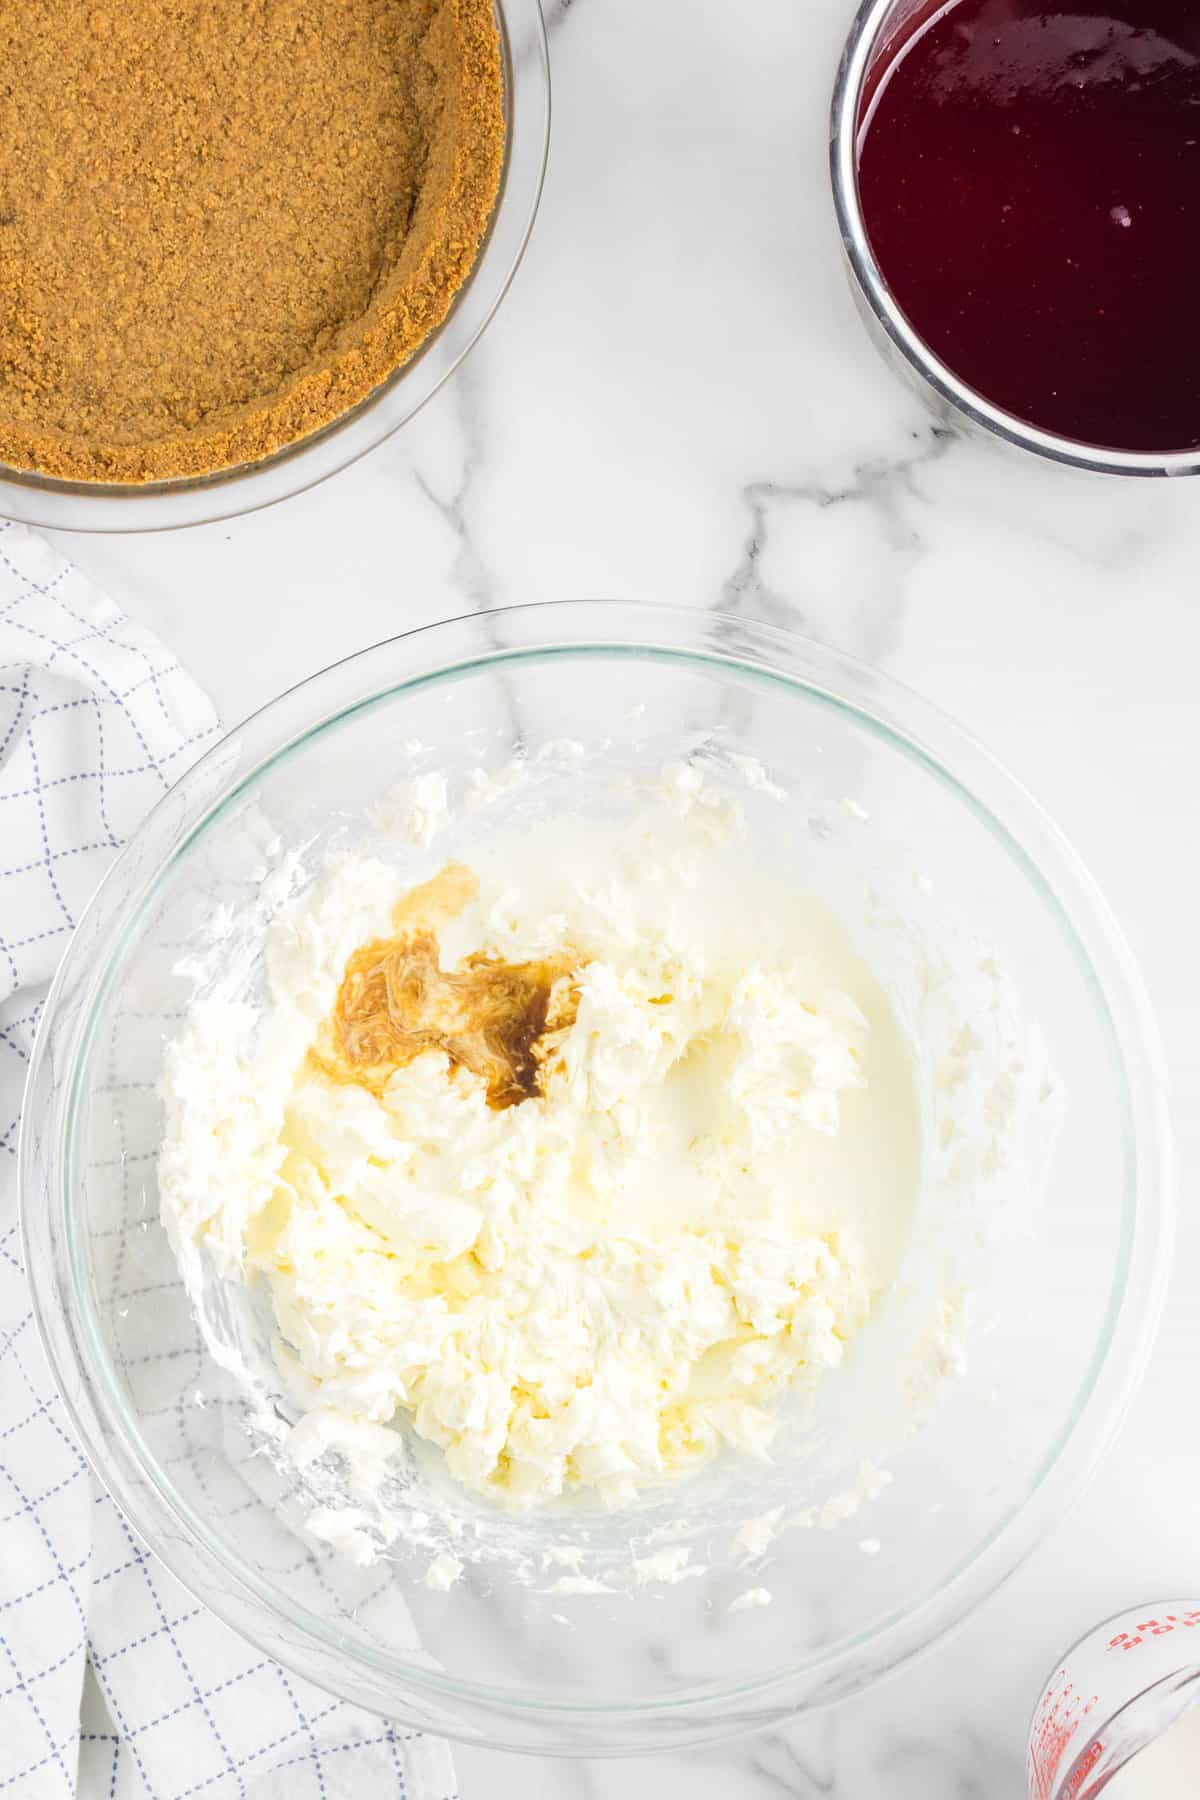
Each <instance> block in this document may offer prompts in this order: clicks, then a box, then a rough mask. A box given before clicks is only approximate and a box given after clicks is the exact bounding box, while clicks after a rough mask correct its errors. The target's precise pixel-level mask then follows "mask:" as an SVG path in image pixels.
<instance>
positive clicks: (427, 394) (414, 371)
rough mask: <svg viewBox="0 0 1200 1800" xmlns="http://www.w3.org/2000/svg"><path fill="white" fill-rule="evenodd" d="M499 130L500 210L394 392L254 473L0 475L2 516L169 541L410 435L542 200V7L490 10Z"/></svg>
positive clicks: (499, 289)
mask: <svg viewBox="0 0 1200 1800" xmlns="http://www.w3.org/2000/svg"><path fill="white" fill-rule="evenodd" d="M495 9H496V23H497V25H498V27H499V31H500V48H501V67H502V72H503V79H504V114H505V124H506V127H507V131H506V140H505V151H504V164H503V168H502V170H501V175H500V188H499V192H498V194H497V196H496V205H495V208H494V209H493V212H492V217H491V221H490V223H489V226H488V230H487V234H486V236H485V238H484V240H483V243H482V244H481V245H480V247H479V255H478V257H477V258H476V261H475V266H474V268H473V269H472V270H471V273H470V275H469V276H468V277H467V280H466V281H465V282H464V283H463V286H462V288H461V289H460V291H459V293H458V295H457V296H456V298H455V300H454V304H453V306H452V307H451V308H450V311H449V313H448V314H447V315H446V318H445V320H444V321H443V323H442V324H441V325H440V326H439V327H438V329H437V330H436V331H434V332H432V333H431V334H430V336H429V337H428V338H427V339H426V340H425V342H424V343H423V344H422V345H421V347H420V349H419V350H418V351H417V353H416V355H415V356H412V357H410V358H409V360H408V361H407V362H406V363H404V364H403V365H402V367H401V368H399V369H397V371H396V373H395V374H394V375H393V376H392V378H391V380H390V381H387V382H385V383H384V385H383V386H382V387H380V388H377V389H376V391H375V392H374V393H373V394H371V395H369V396H368V398H367V399H366V400H364V401H363V402H362V403H361V405H359V406H356V407H354V408H353V409H352V410H351V411H350V412H348V413H346V414H344V415H343V416H342V417H341V418H340V419H336V420H335V421H334V422H333V424H332V425H329V426H327V427H326V428H325V429H324V430H323V431H319V432H314V433H313V434H312V436H310V437H306V438H303V439H301V441H300V442H299V443H297V444H291V445H289V446H288V447H287V448H285V449H283V450H280V451H278V452H277V453H276V454H275V455H274V456H270V457H266V458H264V459H263V460H262V461H261V462H256V463H251V464H248V465H245V466H243V467H241V468H235V469H228V470H220V471H218V472H217V473H216V474H214V475H205V476H197V477H191V478H188V479H184V480H178V481H161V482H146V483H139V484H130V483H112V484H107V483H104V482H72V481H54V480H51V479H49V478H48V477H45V476H40V475H35V474H31V473H28V472H26V471H24V470H16V469H9V468H5V467H3V465H0V517H4V518H7V519H20V520H22V521H23V522H24V523H25V524H27V525H44V526H55V527H57V528H58V529H59V530H62V531H105V532H119V531H170V530H173V529H175V528H176V527H178V526H182V525H206V524H211V523H212V522H213V521H214V520H216V519H230V518H235V517H237V516H238V515H239V514H241V513H248V512H256V511H258V509H259V508H260V507H264V506H272V505H274V503H275V502H276V501H277V500H288V499H290V498H291V497H292V495H293V494H300V493H303V492H304V490H305V489H306V488H311V487H315V486H316V485H317V483H318V482H321V481H324V480H326V479H327V478H328V477H329V476H330V475H336V474H337V473H338V472H339V470H341V469H345V468H348V467H349V465H350V464H351V463H353V462H357V461H358V459H359V457H360V456H365V455H366V453H367V451H368V450H374V449H375V447H376V445H378V444H382V443H383V441H384V439H385V438H389V437H391V435H392V433H393V432H394V431H398V430H399V429H400V427H401V426H402V425H406V424H407V423H408V421H409V420H410V419H411V418H412V417H413V415H414V413H417V412H419V411H420V409H421V407H423V406H424V404H425V402H426V401H427V400H430V399H432V397H433V395H434V394H435V393H436V392H437V390H438V389H439V388H440V387H441V385H442V383H443V382H444V381H446V380H447V379H448V377H449V376H451V375H452V374H453V373H454V371H455V369H457V367H458V365H459V363H460V362H462V360H463V358H464V357H465V356H466V354H467V352H468V351H469V350H470V349H471V348H472V346H473V345H474V344H475V343H476V341H477V340H478V338H479V337H480V336H481V335H482V333H483V331H484V329H485V327H486V326H487V325H488V324H489V323H490V321H491V319H492V317H493V315H494V313H495V312H496V309H497V307H498V306H499V305H500V302H501V301H502V300H503V298H504V296H505V294H506V293H507V292H508V288H509V284H510V283H511V281H512V279H513V277H514V275H515V274H516V272H517V269H518V268H519V267H520V263H521V258H522V256H523V255H524V254H525V246H526V244H527V243H528V241H529V234H530V232H531V231H532V230H533V221H534V218H535V216H536V214H537V209H538V202H539V200H540V199H541V194H542V181H543V179H544V176H545V173H546V153H547V149H548V146H549V141H550V59H549V54H548V51H547V46H546V28H545V23H544V21H543V18H542V9H541V5H540V0H495Z"/></svg>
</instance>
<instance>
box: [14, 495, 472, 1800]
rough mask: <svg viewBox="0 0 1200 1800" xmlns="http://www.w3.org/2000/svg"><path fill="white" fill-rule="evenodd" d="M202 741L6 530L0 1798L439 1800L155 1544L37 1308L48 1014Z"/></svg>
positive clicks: (384, 1733)
mask: <svg viewBox="0 0 1200 1800" xmlns="http://www.w3.org/2000/svg"><path fill="white" fill-rule="evenodd" d="M217 734H218V726H217V719H216V714H215V713H214V711H213V708H212V706H211V704H210V703H209V701H208V700H207V698H206V697H205V696H204V694H202V693H201V692H200V690H199V689H198V688H197V687H196V686H195V684H194V683H193V682H192V681H191V680H190V679H189V678H188V677H187V676H186V675H185V674H184V673H183V671H182V670H181V669H180V668H179V666H178V665H177V663H176V662H175V661H174V659H173V658H172V657H171V656H170V654H169V653H168V652H167V651H166V650H165V649H164V648H163V646H162V645H161V644H160V643H158V642H157V640H156V639H155V638H154V637H152V636H151V635H150V634H149V633H148V632H145V631H143V630H141V629H140V628H139V627H137V626H135V625H133V624H131V623H130V621H129V620H128V619H127V618H126V617H125V616H124V615H123V614H122V612H121V611H120V609H119V608H118V607H117V606H115V605H114V604H113V602H112V601H111V600H109V599H108V598H107V597H106V596H105V595H103V594H101V593H98V592H97V591H96V589H95V588H94V587H93V586H92V585H91V583H90V582H88V581H87V579H86V578H85V577H84V576H83V575H82V574H81V573H80V571H79V570H78V569H76V568H74V567H73V566H72V565H71V564H70V563H68V562H66V561H64V560H63V558H62V557H60V556H59V555H58V554H57V553H56V552H55V551H54V550H53V549H52V548H51V547H50V545H49V544H47V543H46V542H45V541H44V540H43V539H42V538H39V537H37V536H35V535H34V534H33V533H31V532H28V531H26V530H25V529H24V528H23V527H21V526H19V525H13V524H9V523H6V522H4V521H0V1800H61V1797H62V1796H74V1795H76V1794H78V1795H79V1796H80V1800H192V1796H196V1797H197V1800H235V1797H236V1800H310V1797H311V1800H350V1797H351V1796H353V1797H354V1800H368V1797H369V1800H452V1795H453V1786H454V1771H453V1764H452V1762H451V1759H450V1754H449V1751H448V1750H447V1748H446V1746H445V1745H444V1744H443V1743H442V1742H441V1741H440V1740H438V1739H436V1738H426V1737H422V1736H420V1735H419V1734H417V1733H415V1732H405V1731H402V1730H398V1729H394V1728H392V1727H390V1726H388V1725H387V1724H385V1723H384V1722H383V1721H382V1720H380V1719H378V1718H375V1717H374V1716H373V1715H371V1714H369V1713H364V1712H362V1711H361V1710H359V1709H357V1708H354V1707H351V1706H348V1705H346V1704H345V1703H344V1702H342V1701H337V1700H331V1699H330V1698H329V1696H328V1695H326V1694H324V1693H322V1692H321V1691H320V1690H318V1689H316V1688H313V1687H310V1686H309V1685H308V1684H306V1683H304V1682H302V1681H299V1680H298V1679H296V1678H295V1677H294V1676H290V1675H288V1674H287V1673H286V1672H285V1671H284V1670H283V1669H281V1668H280V1667H279V1666H278V1664H276V1663H273V1662H271V1661H269V1660H268V1659H267V1658H265V1657H263V1656H262V1655H261V1654H260V1653H259V1652H258V1651H256V1650H254V1649H253V1648H252V1647H251V1646H250V1645H248V1644H246V1643H245V1642H244V1641H243V1640H242V1639H241V1638H239V1637H238V1636H237V1635H236V1634H235V1633H234V1632H232V1631H230V1630H229V1628H228V1627H227V1626H225V1625H223V1624H222V1623H221V1622H220V1620H218V1619H216V1618H215V1617H214V1616H213V1615H212V1614H211V1613H209V1612H208V1611H206V1609H205V1608H203V1607H202V1606H199V1605H198V1604H197V1603H196V1601H195V1600H193V1599H192V1597H191V1596H190V1595H189V1594H188V1593H187V1592H186V1591H185V1590H184V1589H183V1588H182V1587H181V1586H180V1585H179V1583H178V1582H176V1581H175V1580H174V1578H173V1577H172V1576H171V1575H170V1574H168V1572H167V1570H166V1569H164V1568H163V1567H162V1566H161V1565H160V1564H159V1563H158V1562H157V1561H156V1559H155V1558H154V1557H152V1556H151V1555H150V1554H149V1553H148V1552H147V1550H146V1549H145V1547H144V1545H142V1544H141V1543H140V1542H139V1541H138V1540H137V1539H136V1538H135V1536H134V1534H133V1532H132V1531H131V1530H130V1528H129V1526H128V1524H127V1523H126V1521H125V1520H124V1518H123V1517H122V1515H121V1513H120V1512H119V1510H118V1509H117V1507H116V1506H115V1505H114V1504H113V1502H112V1500H110V1499H109V1497H108V1496H107V1495H106V1494H105V1493H104V1492H103V1490H102V1489H101V1488H100V1486H99V1485H98V1483H97V1482H96V1481H95V1479H94V1478H93V1476H92V1475H91V1473H90V1471H89V1469H88V1467H87V1464H86V1462H85V1461H84V1458H83V1456H82V1454H81V1453H80V1451H79V1449H78V1447H77V1445H76V1443H75V1442H74V1439H73V1437H72V1434H71V1428H70V1425H69V1424H68V1422H67V1419H66V1416H65V1414H64V1412H63V1410H62V1407H61V1405H60V1403H59V1401H58V1398H57V1396H56V1394H55V1392H54V1388H53V1384H52V1382H51V1379H50V1375H49V1371H48V1370H47V1368H46V1364H45V1361H44V1358H43V1356H42V1352H41V1348H40V1345H39V1343H38V1340H37V1334H36V1330H35V1328H34V1324H33V1319H32V1316H31V1313H30V1306H29V1295H28V1290H27V1288H26V1285H25V1277H24V1272H23V1270H22V1266H21V1250H20V1238H19V1232H18V1226H17V1129H18V1123H19V1115H20V1106H21V1094H22V1089H23V1086H24V1080H25V1070H26V1066H27V1064H28V1059H29V1053H30V1050H31V1048H32V1045H33V1037H34V1032H35V1030H36V1028H37V1020H38V1014H39V1011H40V1008H41V1004H42V1001H43V1000H44V998H45V994H46V990H47V987H48V985H49V982H50V979H51V977H52V975H53V973H54V969H55V965H56V964H57V962H58V959H59V957H60V956H61V955H62V952H63V950H64V949H65V948H66V944H67V941H68V939H69V937H70V933H71V931H72V929H73V928H74V924H75V921H76V919H77V918H78V916H79V913H80V910H81V909H82V907H83V906H84V905H85V903H86V901H87V899H88V897H89V895H90V894H91V892H92V890H93V889H94V887H95V886H96V883H97V882H98V881H99V879H100V876H101V875H102V874H103V872H104V869H105V867H106V866H107V864H108V862H109V861H110V860H111V858H112V857H113V855H114V854H115V852H116V851H117V850H118V849H119V848H120V846H121V844H122V843H123V842H124V841H125V839H126V838H127V837H128V836H129V835H130V833H131V832H132V831H133V830H134V829H135V828H136V827H137V825H138V823H139V822H140V821H141V819H142V818H143V817H144V816H145V814H146V813H147V812H148V811H149V809H150V808H151V806H153V804H154V803H155V801H156V800H157V799H159V797H160V796H161V795H162V794H164V793H166V791H167V790H168V788H169V787H170V786H171V785H172V784H173V783H174V782H175V781H176V780H177V779H178V777H179V776H180V775H181V774H182V773H183V772H184V770H185V769H186V768H187V767H188V765H189V764H190V763H191V762H193V761H194V760H195V758H196V757H197V756H198V755H199V754H200V753H201V751H202V750H203V749H204V748H205V746H206V745H207V744H209V743H211V742H212V741H214V740H215V738H216V736H217Z"/></svg>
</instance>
